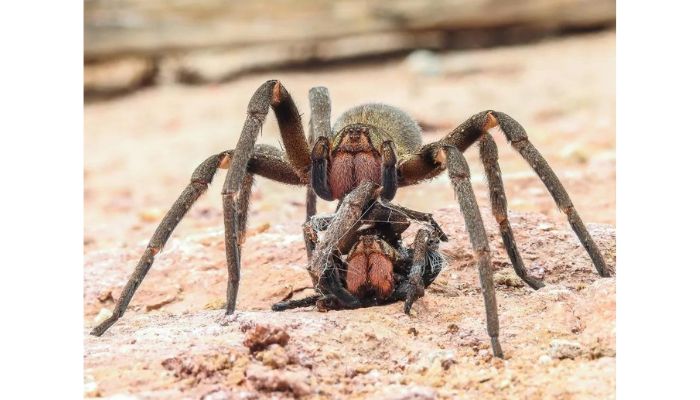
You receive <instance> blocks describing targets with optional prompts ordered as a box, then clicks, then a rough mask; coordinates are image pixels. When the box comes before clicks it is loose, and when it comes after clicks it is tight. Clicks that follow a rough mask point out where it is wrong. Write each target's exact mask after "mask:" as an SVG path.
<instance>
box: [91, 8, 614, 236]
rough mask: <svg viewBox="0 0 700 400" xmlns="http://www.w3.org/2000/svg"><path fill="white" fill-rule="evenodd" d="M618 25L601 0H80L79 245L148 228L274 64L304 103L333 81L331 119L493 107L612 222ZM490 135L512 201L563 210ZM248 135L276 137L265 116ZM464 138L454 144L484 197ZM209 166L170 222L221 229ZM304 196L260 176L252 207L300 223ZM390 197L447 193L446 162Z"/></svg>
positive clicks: (228, 131) (594, 213) (449, 117)
mask: <svg viewBox="0 0 700 400" xmlns="http://www.w3.org/2000/svg"><path fill="white" fill-rule="evenodd" d="M614 26H615V2H614V1H613V0H588V1H577V0H533V1H521V0H478V1H477V0H474V1H453V0H430V1H428V0H400V1H391V2H373V1H351V0H343V1H332V2H331V1H320V0H301V1H293V0H268V1H258V2H248V1H231V0H199V1H187V0H178V1H172V0H171V1H160V0H153V1H148V2H144V1H136V0H86V1H85V81H84V85H85V86H84V89H85V98H86V105H85V214H86V215H85V216H86V226H85V234H86V235H85V244H86V250H89V249H92V248H95V247H103V246H112V245H126V243H131V242H130V240H131V238H146V237H147V236H149V235H150V233H151V232H152V231H153V229H154V228H155V224H157V222H158V221H159V219H160V217H161V216H162V215H163V213H164V212H165V211H167V209H168V207H169V206H170V204H171V202H172V201H173V200H174V199H175V198H176V196H177V195H178V194H179V191H180V190H181V189H182V188H183V187H184V186H185V185H186V184H187V182H188V177H189V175H190V174H191V172H192V170H193V168H194V167H196V166H197V165H198V163H199V162H201V161H202V160H203V159H204V158H206V157H207V156H209V155H211V154H214V153H216V152H219V151H221V150H223V149H229V148H232V147H233V146H234V144H235V143H236V140H237V137H238V134H239V132H240V129H241V127H242V124H243V121H244V118H245V110H246V105H247V102H248V100H249V98H250V96H251V94H252V93H253V91H254V90H255V89H256V88H257V86H258V85H259V84H260V83H262V82H264V81H265V80H267V79H271V78H276V79H281V80H282V81H283V83H284V84H285V85H286V87H287V88H288V89H289V90H290V92H291V93H292V96H294V98H295V99H296V102H297V104H298V106H299V108H300V111H301V112H302V113H303V114H304V115H305V116H307V115H308V112H307V110H308V101H307V93H308V90H309V89H310V88H311V87H313V86H327V87H328V88H329V90H330V93H331V97H332V100H333V117H335V116H337V115H339V114H340V113H341V112H342V111H343V110H344V109H346V108H348V107H351V106H353V105H356V104H358V103H362V102H368V101H378V102H385V103H389V104H393V105H396V106H398V107H401V108H403V109H405V110H406V111H408V112H409V113H410V114H412V115H413V116H414V117H415V118H416V119H417V120H418V122H419V123H420V124H421V125H422V127H423V128H424V130H425V141H426V142H427V141H432V140H436V139H438V138H440V137H441V136H442V135H444V134H445V133H447V132H448V131H449V130H451V129H452V128H453V127H454V126H456V125H458V124H459V123H461V122H462V121H463V120H464V119H466V118H468V117H469V116H470V115H472V114H473V113H476V112H479V111H481V110H484V109H487V108H493V109H497V110H501V111H504V112H507V113H509V114H510V115H512V116H513V117H515V118H516V119H518V120H519V121H520V122H521V123H522V124H523V125H524V126H525V127H526V129H527V130H528V132H529V134H530V136H531V138H532V141H533V142H534V143H535V145H536V146H537V147H538V148H539V149H540V150H541V151H542V152H543V153H544V154H545V156H546V157H547V159H548V160H549V161H550V163H552V165H553V167H554V169H555V171H557V173H558V174H559V176H560V177H561V178H562V180H563V181H564V184H565V186H566V187H567V188H568V189H569V190H570V192H571V194H572V198H573V199H574V202H575V204H576V205H577V207H578V208H579V210H580V212H581V214H582V217H583V218H584V220H585V221H589V222H604V223H611V224H614V223H615V131H614V129H615V76H614V73H615V72H614V71H615V69H614V68H615V32H614ZM270 118H273V117H270ZM496 139H497V140H498V143H499V145H500V155H501V162H502V166H501V168H502V170H503V175H504V179H505V184H506V188H507V191H508V194H509V205H510V208H511V209H513V210H516V211H538V212H543V213H546V214H548V215H550V216H552V217H553V218H555V219H558V220H559V221H564V220H565V219H564V218H563V216H562V215H561V214H560V213H559V212H558V211H557V210H556V208H555V206H554V203H553V202H552V201H551V199H550V198H549V194H548V193H547V192H546V189H545V188H544V186H543V185H542V184H541V183H540V182H539V181H538V180H537V179H536V177H535V176H534V174H533V173H532V172H531V171H530V169H529V167H528V166H527V164H525V162H524V161H522V160H521V159H520V158H519V156H518V155H517V154H516V153H515V152H514V151H512V150H511V149H510V148H509V147H508V146H507V145H505V141H504V140H503V138H502V137H497V138H496ZM260 141H261V142H265V143H271V144H277V143H279V134H278V132H277V128H276V126H275V124H274V123H270V121H269V120H268V124H267V125H266V127H265V130H264V132H263V135H262V137H261V139H260ZM477 153H478V152H477V151H476V150H475V149H472V150H469V151H468V152H467V157H468V160H469V161H470V165H471V168H472V173H473V175H474V182H475V185H476V191H477V192H478V194H479V196H480V197H479V199H480V200H481V202H480V204H481V206H482V207H485V206H488V201H487V197H486V196H487V191H486V188H485V179H484V175H483V171H482V168H481V165H480V163H479V162H478V155H477ZM219 175H221V176H217V179H216V180H215V181H214V184H213V186H212V190H210V191H209V192H208V193H207V194H206V195H205V196H204V198H203V199H202V200H201V201H200V202H199V203H198V204H197V205H196V206H195V207H194V209H193V211H192V217H191V218H185V220H184V221H183V225H184V226H186V227H187V226H189V228H186V227H184V228H183V229H190V228H192V227H193V226H195V227H202V228H203V227H207V228H211V227H220V225H221V206H220V202H221V200H220V196H219V187H220V186H221V184H222V182H223V179H222V176H223V174H219ZM428 193H429V196H427V195H426V194H428ZM303 199H304V194H303V190H302V189H297V188H285V187H282V186H281V185H279V184H275V183H271V182H268V181H265V180H263V179H259V180H258V183H257V186H256V191H255V193H254V200H253V205H252V211H251V212H252V217H251V223H252V224H253V226H255V225H256V224H267V223H271V222H275V221H280V220H281V219H284V220H290V219H293V220H298V221H301V220H302V216H303ZM397 201H399V202H400V203H402V204H404V205H406V206H409V207H414V208H417V209H420V210H425V211H430V210H431V209H433V208H435V207H444V206H451V205H454V204H455V203H454V200H453V194H452V190H451V189H450V187H449V184H448V180H447V177H446V176H442V177H440V178H438V179H436V180H434V181H431V182H428V183H425V184H423V185H421V186H418V187H416V188H409V189H406V190H402V191H400V193H399V196H398V199H397ZM321 203H323V204H322V205H321V209H322V210H330V209H331V207H330V205H329V204H327V203H324V202H321ZM183 229H180V230H179V231H180V232H182V231H183ZM176 234H177V233H176Z"/></svg>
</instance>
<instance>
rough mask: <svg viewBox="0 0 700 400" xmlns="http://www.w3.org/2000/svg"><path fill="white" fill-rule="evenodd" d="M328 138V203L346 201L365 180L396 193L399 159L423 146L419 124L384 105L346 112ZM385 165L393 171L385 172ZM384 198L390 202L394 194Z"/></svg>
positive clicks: (361, 107)
mask: <svg viewBox="0 0 700 400" xmlns="http://www.w3.org/2000/svg"><path fill="white" fill-rule="evenodd" d="M328 139H329V145H330V148H329V149H328V150H329V151H328V161H327V167H326V168H327V171H326V174H327V177H328V186H329V189H330V196H329V197H328V198H327V200H331V199H332V200H335V199H342V198H343V197H344V196H345V195H347V194H348V193H350V191H351V190H352V189H354V188H356V187H357V186H358V185H359V184H360V183H361V182H362V181H364V180H369V181H372V182H374V183H376V184H378V185H381V186H383V187H386V188H387V189H388V190H389V191H390V192H391V191H393V192H395V188H396V181H397V179H396V173H395V172H394V168H393V167H394V166H395V165H396V162H397V158H398V159H400V158H401V157H402V156H409V155H410V154H413V153H415V152H418V151H419V150H420V148H421V144H422V140H421V129H420V127H419V126H418V123H417V122H416V121H415V120H413V118H411V117H410V116H409V115H408V114H407V113H406V112H404V111H402V110H400V109H398V108H396V107H393V106H389V105H386V104H381V103H368V104H362V105H359V106H356V107H353V108H351V109H349V110H347V111H345V112H344V113H343V114H341V115H340V117H338V119H337V121H336V122H335V124H334V125H333V128H332V129H331V137H330V138H328ZM383 166H386V167H390V169H389V170H388V171H387V172H386V173H385V172H384V171H383ZM384 197H385V198H388V199H390V198H391V197H393V193H391V194H390V195H385V196H384Z"/></svg>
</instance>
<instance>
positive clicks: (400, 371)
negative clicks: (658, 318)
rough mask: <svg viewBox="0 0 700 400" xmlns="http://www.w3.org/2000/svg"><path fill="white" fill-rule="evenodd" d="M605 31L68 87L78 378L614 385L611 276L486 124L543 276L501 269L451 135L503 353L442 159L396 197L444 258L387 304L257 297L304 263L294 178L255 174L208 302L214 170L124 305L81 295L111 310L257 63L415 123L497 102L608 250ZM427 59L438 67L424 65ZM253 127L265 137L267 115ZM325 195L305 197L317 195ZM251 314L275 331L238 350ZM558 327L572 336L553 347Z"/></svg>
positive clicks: (262, 389) (610, 173) (332, 384)
mask: <svg viewBox="0 0 700 400" xmlns="http://www.w3.org/2000/svg"><path fill="white" fill-rule="evenodd" d="M614 44H615V36H614V33H604V34H597V35H591V36H583V37H576V38H570V39H566V40H557V41H551V42H547V43H542V44H538V45H532V46H523V47H511V48H502V49H493V50H484V51H478V52H468V53H450V54H445V55H441V56H438V57H435V58H429V59H428V60H427V62H429V63H432V64H430V66H431V68H427V69H426V68H425V66H424V65H423V66H421V65H420V63H417V62H415V58H414V61H413V62H408V61H401V60H399V61H389V62H383V63H378V64H372V65H353V66H349V67H343V68H337V69H330V70H328V69H326V70H318V71H305V72H284V73H279V74H265V75H256V76H250V77H247V78H245V79H242V80H239V81H236V82H232V83H229V84H226V85H217V86H207V87H181V86H163V87H157V88H154V89H151V90H148V91H143V92H139V93H137V94H135V95H132V96H129V97H126V98H122V99H119V100H115V101H110V102H105V103H94V104H89V105H87V106H86V109H85V131H86V134H85V221H86V225H85V324H86V329H85V334H86V336H85V382H86V396H112V395H117V394H132V395H135V396H137V397H144V398H173V397H186V398H200V397H202V396H209V397H208V398H256V397H258V398H286V397H293V396H297V397H309V398H314V397H318V398H344V397H350V398H352V397H355V398H405V399H408V398H416V399H418V398H434V397H440V398H449V397H459V398H476V397H480V398H483V397H484V396H485V397H486V398H566V399H568V398H612V397H614V390H615V358H614V357H615V342H614V340H615V280H614V278H613V279H602V280H601V279H597V276H596V275H595V274H594V270H593V268H592V265H591V263H590V260H589V259H588V258H587V257H586V255H585V252H583V250H582V248H581V247H580V246H579V245H578V243H577V241H576V238H575V236H574V235H573V233H572V232H571V231H570V229H569V228H568V225H567V224H566V219H565V217H564V216H563V215H562V214H561V213H560V212H559V211H557V210H556V208H555V207H554V203H553V202H552V200H551V198H550V197H549V194H548V193H547V191H546V189H545V188H544V186H543V185H542V184H541V183H540V182H539V181H538V180H537V179H536V177H535V175H534V174H533V173H532V172H531V171H530V170H529V168H528V167H527V165H526V164H525V163H524V162H523V161H522V160H521V159H520V158H519V156H518V155H517V154H516V153H515V152H513V151H512V150H511V149H509V148H508V146H507V145H506V144H505V142H504V140H503V138H497V141H498V143H499V145H500V149H501V151H500V154H501V157H500V158H501V164H502V166H501V169H502V171H503V176H504V180H505V185H506V189H507V192H508V195H509V205H510V209H511V210H513V212H512V213H511V218H512V221H513V228H514V230H515V232H516V238H517V240H518V244H519V247H520V248H521V251H522V253H523V257H524V258H525V261H526V265H528V267H529V268H530V269H531V271H532V272H533V273H537V274H541V275H543V276H544V279H545V281H546V282H547V284H548V286H547V287H546V288H545V289H542V290H540V291H538V292H533V291H532V290H530V289H527V288H523V287H512V285H513V280H512V279H510V278H512V276H510V275H509V274H511V273H510V272H509V271H510V270H511V268H510V262H509V261H508V259H507V256H506V254H505V251H504V250H503V246H502V245H501V243H500V238H499V236H498V234H497V230H496V229H495V226H494V224H493V221H492V218H490V211H489V210H488V208H487V205H488V201H487V191H486V187H485V179H484V177H483V172H482V168H481V166H480V164H479V162H478V155H477V152H476V151H475V150H469V151H468V152H467V158H468V160H469V162H470V165H471V169H472V175H473V176H474V181H475V190H476V192H477V196H478V199H479V203H480V205H481V206H482V213H483V214H484V219H485V222H486V223H487V229H488V231H489V234H490V237H491V243H492V250H493V253H494V255H493V258H494V266H495V268H496V269H497V275H498V276H499V282H501V283H500V284H499V285H498V295H499V311H500V315H501V326H502V341H503V343H504V349H505V351H506V353H507V359H506V360H505V361H501V360H495V359H491V358H490V356H489V350H488V337H487V335H486V333H485V328H484V326H485V323H484V316H483V305H482V299H481V294H480V293H479V285H478V282H477V274H476V270H475V267H474V261H473V258H472V256H471V246H470V245H469V243H468V240H467V238H466V235H465V233H464V226H463V223H462V222H461V221H460V216H459V213H458V210H457V208H456V207H455V205H456V204H455V202H454V196H453V193H452V191H451V189H450V187H449V183H448V181H447V179H446V177H439V178H437V179H435V180H433V181H431V182H428V183H426V184H423V185H421V186H419V187H416V188H407V189H403V190H402V191H401V192H400V193H399V195H398V196H397V199H396V202H398V203H400V204H402V205H405V206H408V207H412V208H416V209H419V210H422V211H429V212H435V213H436V217H437V219H438V221H439V222H441V223H442V224H444V226H445V229H446V231H447V232H448V234H449V235H450V239H451V240H450V242H449V243H448V244H446V245H445V246H444V250H445V252H446V253H447V254H448V256H449V257H450V259H451V261H450V265H449V268H448V270H446V271H444V272H443V273H442V275H441V276H440V278H439V279H438V281H437V282H436V284H435V285H434V286H433V287H432V288H431V289H430V290H429V291H428V293H427V295H426V297H425V298H424V299H421V300H420V301H419V302H418V303H417V304H416V306H415V307H414V310H415V315H414V316H412V317H407V316H405V315H403V314H402V313H401V307H400V305H398V304H395V305H389V306H385V307H378V308H372V309H364V310H355V311H343V312H329V313H320V312H317V311H314V310H299V311H294V312H287V313H282V314H275V313H272V312H270V311H268V310H269V306H270V304H271V303H273V302H275V301H277V300H279V299H280V298H281V297H282V296H284V295H285V294H286V293H287V292H288V291H289V290H290V288H299V287H303V286H306V285H307V284H308V283H309V281H308V275H307V274H306V272H305V270H304V266H305V262H306V260H305V252H304V250H303V242H302V239H301V231H300V229H299V228H300V227H299V226H300V224H301V222H302V221H303V213H304V211H303V210H304V206H303V197H304V193H303V190H301V189H297V188H290V187H283V186H281V185H279V184H275V183H272V182H269V181H265V180H262V179H261V180H259V181H258V183H257V185H256V187H255V190H254V193H253V205H252V210H251V217H250V226H251V228H252V229H251V230H252V234H251V237H250V238H249V240H248V241H247V242H246V244H245V247H244V250H243V251H244V253H243V257H244V258H243V281H242V287H241V292H240V294H239V299H240V300H239V307H238V308H239V310H241V311H240V313H239V314H238V316H237V317H235V318H232V319H222V318H221V316H222V314H223V312H222V311H221V310H220V309H219V308H220V307H221V304H222V301H223V298H224V296H225V284H224V282H225V276H226V272H225V271H226V268H225V262H224V250H223V230H222V221H221V206H220V202H221V200H220V196H219V188H220V186H221V184H222V183H223V179H222V177H221V176H219V177H217V179H215V181H214V184H213V186H212V190H210V191H209V192H208V193H207V194H206V195H205V196H204V197H203V198H202V199H201V201H200V202H199V203H198V204H197V205H195V207H194V208H193V210H192V211H191V212H190V216H189V217H187V218H185V219H184V220H183V222H182V224H181V226H180V228H178V230H177V231H176V232H175V233H174V235H173V237H172V239H171V241H170V242H169V244H168V245H167V246H166V248H165V249H164V252H163V253H162V254H161V255H159V256H158V258H157V260H156V263H155V266H154V267H153V269H152V271H151V272H150V274H149V276H148V277H147V278H146V280H145V281H144V283H143V285H142V287H141V289H140V290H139V292H138V293H137V295H136V297H135V298H134V301H133V302H132V306H131V307H130V309H129V311H128V312H127V315H126V316H125V318H124V319H123V320H122V321H120V322H119V323H118V324H117V325H116V326H114V327H113V329H112V330H110V331H109V332H108V333H107V334H105V336H104V337H102V338H93V337H91V336H89V335H87V332H88V331H89V328H90V327H91V326H93V325H94V320H95V318H96V316H97V315H98V314H99V313H100V310H102V309H106V310H111V308H112V306H113V300H112V299H113V298H116V297H118V294H119V292H120V290H121V287H122V285H123V284H124V282H125V281H126V279H127V278H128V275H129V274H130V272H131V270H132V268H133V267H134V265H135V263H136V261H137V259H138V257H139V256H140V253H141V251H142V250H143V247H144V245H145V243H146V242H147V240H148V238H149V236H150V234H151V233H152V232H153V230H154V229H155V226H156V224H157V223H158V221H159V219H160V217H161V216H162V215H163V213H164V212H165V211H166V210H167V208H168V207H169V205H170V204H171V202H172V201H173V200H174V199H175V197H176V196H177V195H178V193H179V190H180V189H181V188H182V187H184V186H185V185H186V183H187V181H188V176H189V175H190V173H191V172H192V170H193V168H194V167H195V166H196V165H197V164H198V163H199V162H200V161H201V160H203V159H204V158H205V157H207V156H208V155H210V154H213V153H215V152H218V151H220V150H222V149H226V148H231V147H232V145H233V144H234V143H235V140H236V138H237V132H239V131H240V128H241V126H242V124H243V119H244V117H245V106H246V104H247V101H248V98H249V96H250V94H251V93H252V92H253V91H254V90H255V88H256V87H257V86H258V85H259V84H260V83H261V82H262V81H264V80H265V79H268V78H272V77H275V78H279V79H281V80H282V81H283V82H284V84H285V85H286V86H287V88H288V89H289V90H290V92H291V93H292V94H293V95H294V96H295V97H296V99H297V103H298V105H299V107H300V109H301V111H302V113H304V114H306V115H308V112H307V109H308V105H307V104H306V101H305V97H306V92H307V90H308V89H309V88H310V87H312V86H314V85H325V86H327V87H328V88H329V90H330V92H331V96H332V97H333V101H334V103H333V106H334V112H333V114H334V115H338V113H339V112H341V111H342V110H343V109H345V108H347V107H349V106H351V105H354V104H357V103H360V102H363V101H383V102H387V103H391V104H394V105H397V106H399V107H402V108H404V109H406V110H407V111H409V112H410V113H411V114H412V115H414V116H415V117H416V118H417V119H418V120H419V121H420V122H421V123H422V124H423V125H424V126H425V127H426V138H425V141H430V140H435V139H437V138H439V137H440V135H442V134H444V133H445V132H446V131H448V130H449V129H450V128H451V127H453V126H455V125H457V124H459V123H460V122H461V121H462V120H464V119H465V118H467V117H468V116H469V115H471V114H473V113H475V112H477V111H480V110H483V109H487V108H494V109H499V110H503V111H506V112H508V113H509V114H510V115H512V116H514V117H515V118H517V119H518V120H519V121H520V122H521V123H522V124H523V125H524V126H525V127H526V128H527V129H528V133H529V135H530V137H531V139H532V141H533V143H534V144H535V145H536V146H537V147H538V148H539V149H540V150H541V151H542V152H543V153H544V155H545V157H546V158H547V159H548V160H549V161H550V163H551V164H552V166H553V168H554V169H555V171H557V173H558V174H559V176H560V178H561V179H562V181H563V183H564V185H565V186H566V187H567V189H568V190H569V192H570V194H571V197H572V198H573V200H574V203H575V204H576V206H577V208H578V210H579V212H580V214H581V216H582V218H583V219H584V221H586V222H587V223H589V227H590V228H591V229H592V233H593V235H594V237H595V239H596V240H597V241H598V243H599V244H600V246H601V247H602V248H603V250H604V253H605V256H606V258H607V260H608V262H609V264H610V265H611V266H613V267H614V266H615V230H614V224H615V108H614V107H615V103H614V102H615V92H614V90H615V89H614V88H615V85H614V65H615V59H614V54H615V53H614ZM424 62H425V60H424ZM435 66H437V67H438V70H439V73H438V74H436V75H431V74H427V72H429V71H430V70H431V69H434V68H432V67H435ZM261 141H262V142H266V143H272V144H276V143H277V142H278V135H277V133H276V127H275V126H274V124H268V125H267V127H266V128H265V129H264V131H263V135H262V137H261ZM221 175H223V174H221ZM331 207H332V206H331V205H330V204H329V203H324V204H322V207H321V209H322V210H330V209H331ZM436 210H438V211H436ZM516 282H517V280H516ZM255 326H263V327H266V326H272V327H278V328H280V329H282V330H284V331H285V332H286V333H287V334H288V335H289V336H290V339H289V343H288V344H286V346H280V345H273V346H271V347H268V348H267V349H266V350H263V351H261V352H258V353H256V354H251V353H250V351H249V349H248V348H247V347H246V346H245V344H244V343H245V340H244V338H245V336H246V335H249V332H253V331H255V328H254V327H255ZM261 329H262V328H261ZM244 331H245V332H244ZM397 339H398V340H397ZM558 340H569V341H574V342H576V343H575V344H573V345H568V347H567V344H566V343H564V344H563V345H562V343H560V342H558ZM562 346H563V350H562ZM572 346H573V347H572ZM567 351H568V352H567ZM559 357H564V358H563V359H559Z"/></svg>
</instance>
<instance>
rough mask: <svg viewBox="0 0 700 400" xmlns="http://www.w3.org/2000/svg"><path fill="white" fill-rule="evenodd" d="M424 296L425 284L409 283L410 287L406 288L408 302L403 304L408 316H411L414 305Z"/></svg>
mask: <svg viewBox="0 0 700 400" xmlns="http://www.w3.org/2000/svg"><path fill="white" fill-rule="evenodd" d="M424 295H425V287H424V286H423V282H421V281H419V282H417V283H414V282H411V283H409V284H408V287H407V288H406V300H405V301H404V304H403V312H404V313H405V314H406V315H411V307H413V303H414V302H415V301H416V300H418V299H419V298H421V297H423V296H424Z"/></svg>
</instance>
